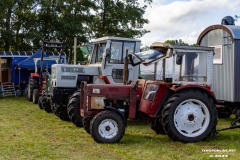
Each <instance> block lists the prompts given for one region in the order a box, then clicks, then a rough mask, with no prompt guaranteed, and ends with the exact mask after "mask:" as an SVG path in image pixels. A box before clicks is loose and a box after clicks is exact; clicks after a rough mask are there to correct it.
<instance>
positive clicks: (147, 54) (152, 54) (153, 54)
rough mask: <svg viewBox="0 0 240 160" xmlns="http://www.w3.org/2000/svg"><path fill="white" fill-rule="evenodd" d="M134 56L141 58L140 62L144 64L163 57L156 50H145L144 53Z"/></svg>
mask: <svg viewBox="0 0 240 160" xmlns="http://www.w3.org/2000/svg"><path fill="white" fill-rule="evenodd" d="M135 54H136V55H137V56H138V57H139V58H141V60H142V61H145V62H147V61H150V60H153V59H156V58H159V57H162V56H164V54H163V53H161V52H159V51H157V50H154V49H150V50H147V51H144V52H138V53H135Z"/></svg>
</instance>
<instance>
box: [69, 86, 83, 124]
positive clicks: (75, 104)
mask: <svg viewBox="0 0 240 160" xmlns="http://www.w3.org/2000/svg"><path fill="white" fill-rule="evenodd" d="M67 112H68V117H69V118H70V120H71V121H72V122H73V123H74V124H75V125H76V126H77V127H83V121H82V119H83V117H82V116H81V114H80V91H79V90H78V91H76V92H74V93H73V95H72V96H71V97H70V99H69V101H68V105H67Z"/></svg>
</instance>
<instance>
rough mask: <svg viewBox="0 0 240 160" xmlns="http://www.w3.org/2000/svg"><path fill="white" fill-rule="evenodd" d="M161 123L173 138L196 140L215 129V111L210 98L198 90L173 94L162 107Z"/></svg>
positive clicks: (187, 140)
mask: <svg viewBox="0 0 240 160" xmlns="http://www.w3.org/2000/svg"><path fill="white" fill-rule="evenodd" d="M163 125H164V130H165V131H166V133H167V135H168V136H169V137H170V138H172V139H173V140H177V141H182V142H197V141H200V140H203V139H205V138H206V137H208V136H209V135H211V133H213V132H214V131H215V130H216V125H217V111H216V107H215V104H214V103H213V101H212V99H211V98H210V97H209V96H208V95H207V94H206V93H203V92H201V91H198V90H186V91H182V92H179V93H176V94H175V95H173V96H172V97H171V98H170V99H169V100H168V102H167V103H166V105H165V106H164V109H163Z"/></svg>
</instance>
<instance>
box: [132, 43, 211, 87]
mask: <svg viewBox="0 0 240 160" xmlns="http://www.w3.org/2000/svg"><path fill="white" fill-rule="evenodd" d="M129 59H130V62H131V64H132V65H133V66H136V65H140V64H143V66H148V65H151V64H154V65H155V64H158V65H157V66H155V67H154V69H155V70H154V74H155V79H156V80H161V81H163V82H171V83H172V84H175V85H182V84H198V85H208V86H211V85H212V73H213V66H212V63H213V48H211V47H193V46H175V45H168V44H163V43H159V42H156V43H153V44H152V45H151V47H150V50H148V51H145V52H138V53H132V54H130V55H129ZM157 67H159V68H157Z"/></svg>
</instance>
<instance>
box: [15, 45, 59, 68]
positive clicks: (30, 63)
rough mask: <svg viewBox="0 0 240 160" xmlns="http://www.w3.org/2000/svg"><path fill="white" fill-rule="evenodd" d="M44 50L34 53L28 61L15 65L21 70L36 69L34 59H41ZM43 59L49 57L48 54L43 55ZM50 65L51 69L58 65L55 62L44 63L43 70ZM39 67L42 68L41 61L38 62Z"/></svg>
mask: <svg viewBox="0 0 240 160" xmlns="http://www.w3.org/2000/svg"><path fill="white" fill-rule="evenodd" d="M41 54H42V50H41V49H39V50H38V51H37V52H36V53H34V54H33V55H32V56H31V57H28V58H27V59H25V60H23V61H21V62H18V63H15V65H17V66H18V67H20V68H28V69H34V68H35V64H34V60H33V59H34V58H41ZM43 57H49V56H48V55H47V54H45V53H43ZM47 64H48V68H51V65H52V64H56V61H55V60H52V61H43V68H46V65H47ZM37 67H38V68H40V61H38V62H37Z"/></svg>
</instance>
